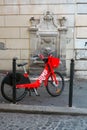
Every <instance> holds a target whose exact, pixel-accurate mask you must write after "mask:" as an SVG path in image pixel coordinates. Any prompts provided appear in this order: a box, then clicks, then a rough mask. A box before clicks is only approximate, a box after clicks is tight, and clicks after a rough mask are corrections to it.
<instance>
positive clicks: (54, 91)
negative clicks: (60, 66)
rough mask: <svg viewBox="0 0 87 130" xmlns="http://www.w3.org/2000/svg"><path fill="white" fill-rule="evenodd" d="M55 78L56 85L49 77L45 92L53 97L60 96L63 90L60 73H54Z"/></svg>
mask: <svg viewBox="0 0 87 130" xmlns="http://www.w3.org/2000/svg"><path fill="white" fill-rule="evenodd" d="M55 74H56V78H57V80H58V85H56V84H55V83H54V82H53V81H52V80H51V77H49V79H48V85H47V86H46V89H47V92H48V93H49V94H50V95H51V96H53V97H56V96H59V95H61V93H62V91H63V89H64V79H63V76H62V75H61V73H59V72H55Z"/></svg>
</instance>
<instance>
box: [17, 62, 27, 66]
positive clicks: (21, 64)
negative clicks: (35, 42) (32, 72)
mask: <svg viewBox="0 0 87 130" xmlns="http://www.w3.org/2000/svg"><path fill="white" fill-rule="evenodd" d="M27 64H28V63H27V62H25V63H20V64H17V66H18V67H21V66H24V65H27Z"/></svg>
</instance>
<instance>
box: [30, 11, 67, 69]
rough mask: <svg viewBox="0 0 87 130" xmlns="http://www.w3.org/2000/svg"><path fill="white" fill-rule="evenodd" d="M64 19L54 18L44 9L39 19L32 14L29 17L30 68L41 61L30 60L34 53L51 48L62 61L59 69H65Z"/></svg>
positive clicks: (65, 29)
mask: <svg viewBox="0 0 87 130" xmlns="http://www.w3.org/2000/svg"><path fill="white" fill-rule="evenodd" d="M65 21H66V18H65V17H60V18H56V16H55V15H54V14H53V13H52V12H50V11H46V12H45V13H44V14H43V15H42V16H41V18H40V19H35V18H34V17H33V16H32V17H31V18H30V23H31V26H30V27H29V34H30V68H33V69H34V67H35V65H37V64H38V66H39V65H40V66H41V64H40V63H41V62H38V61H36V60H33V62H32V60H31V59H32V57H33V56H34V55H35V53H37V52H39V51H41V50H44V49H45V50H50V49H51V50H53V51H54V52H55V53H54V54H55V56H56V57H60V59H61V61H62V65H61V67H59V70H61V71H63V72H65V71H66V49H65V48H66V43H65V42H62V41H63V40H65V37H66V35H65V34H66V31H67V28H66V26H65V25H64V24H65ZM31 66H32V67H31ZM35 69H36V67H35Z"/></svg>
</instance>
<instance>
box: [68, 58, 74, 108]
mask: <svg viewBox="0 0 87 130" xmlns="http://www.w3.org/2000/svg"><path fill="white" fill-rule="evenodd" d="M73 78H74V60H73V59H71V63H70V84H69V107H72V100H73Z"/></svg>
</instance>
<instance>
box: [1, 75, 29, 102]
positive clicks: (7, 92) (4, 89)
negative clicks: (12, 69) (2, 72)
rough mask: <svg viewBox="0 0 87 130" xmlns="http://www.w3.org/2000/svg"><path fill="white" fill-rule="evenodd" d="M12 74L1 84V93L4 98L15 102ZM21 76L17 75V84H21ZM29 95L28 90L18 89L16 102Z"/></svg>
mask: <svg viewBox="0 0 87 130" xmlns="http://www.w3.org/2000/svg"><path fill="white" fill-rule="evenodd" d="M12 76H13V75H12V73H9V74H8V75H6V77H5V78H4V79H3V81H2V83H1V93H2V96H3V97H4V98H5V99H6V100H8V101H10V102H13V82H12ZM21 76H22V75H21V74H20V73H16V82H19V81H20V79H21ZM26 94H27V89H25V88H24V89H22V88H16V101H20V100H22V99H23V98H24V97H25V96H26Z"/></svg>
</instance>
